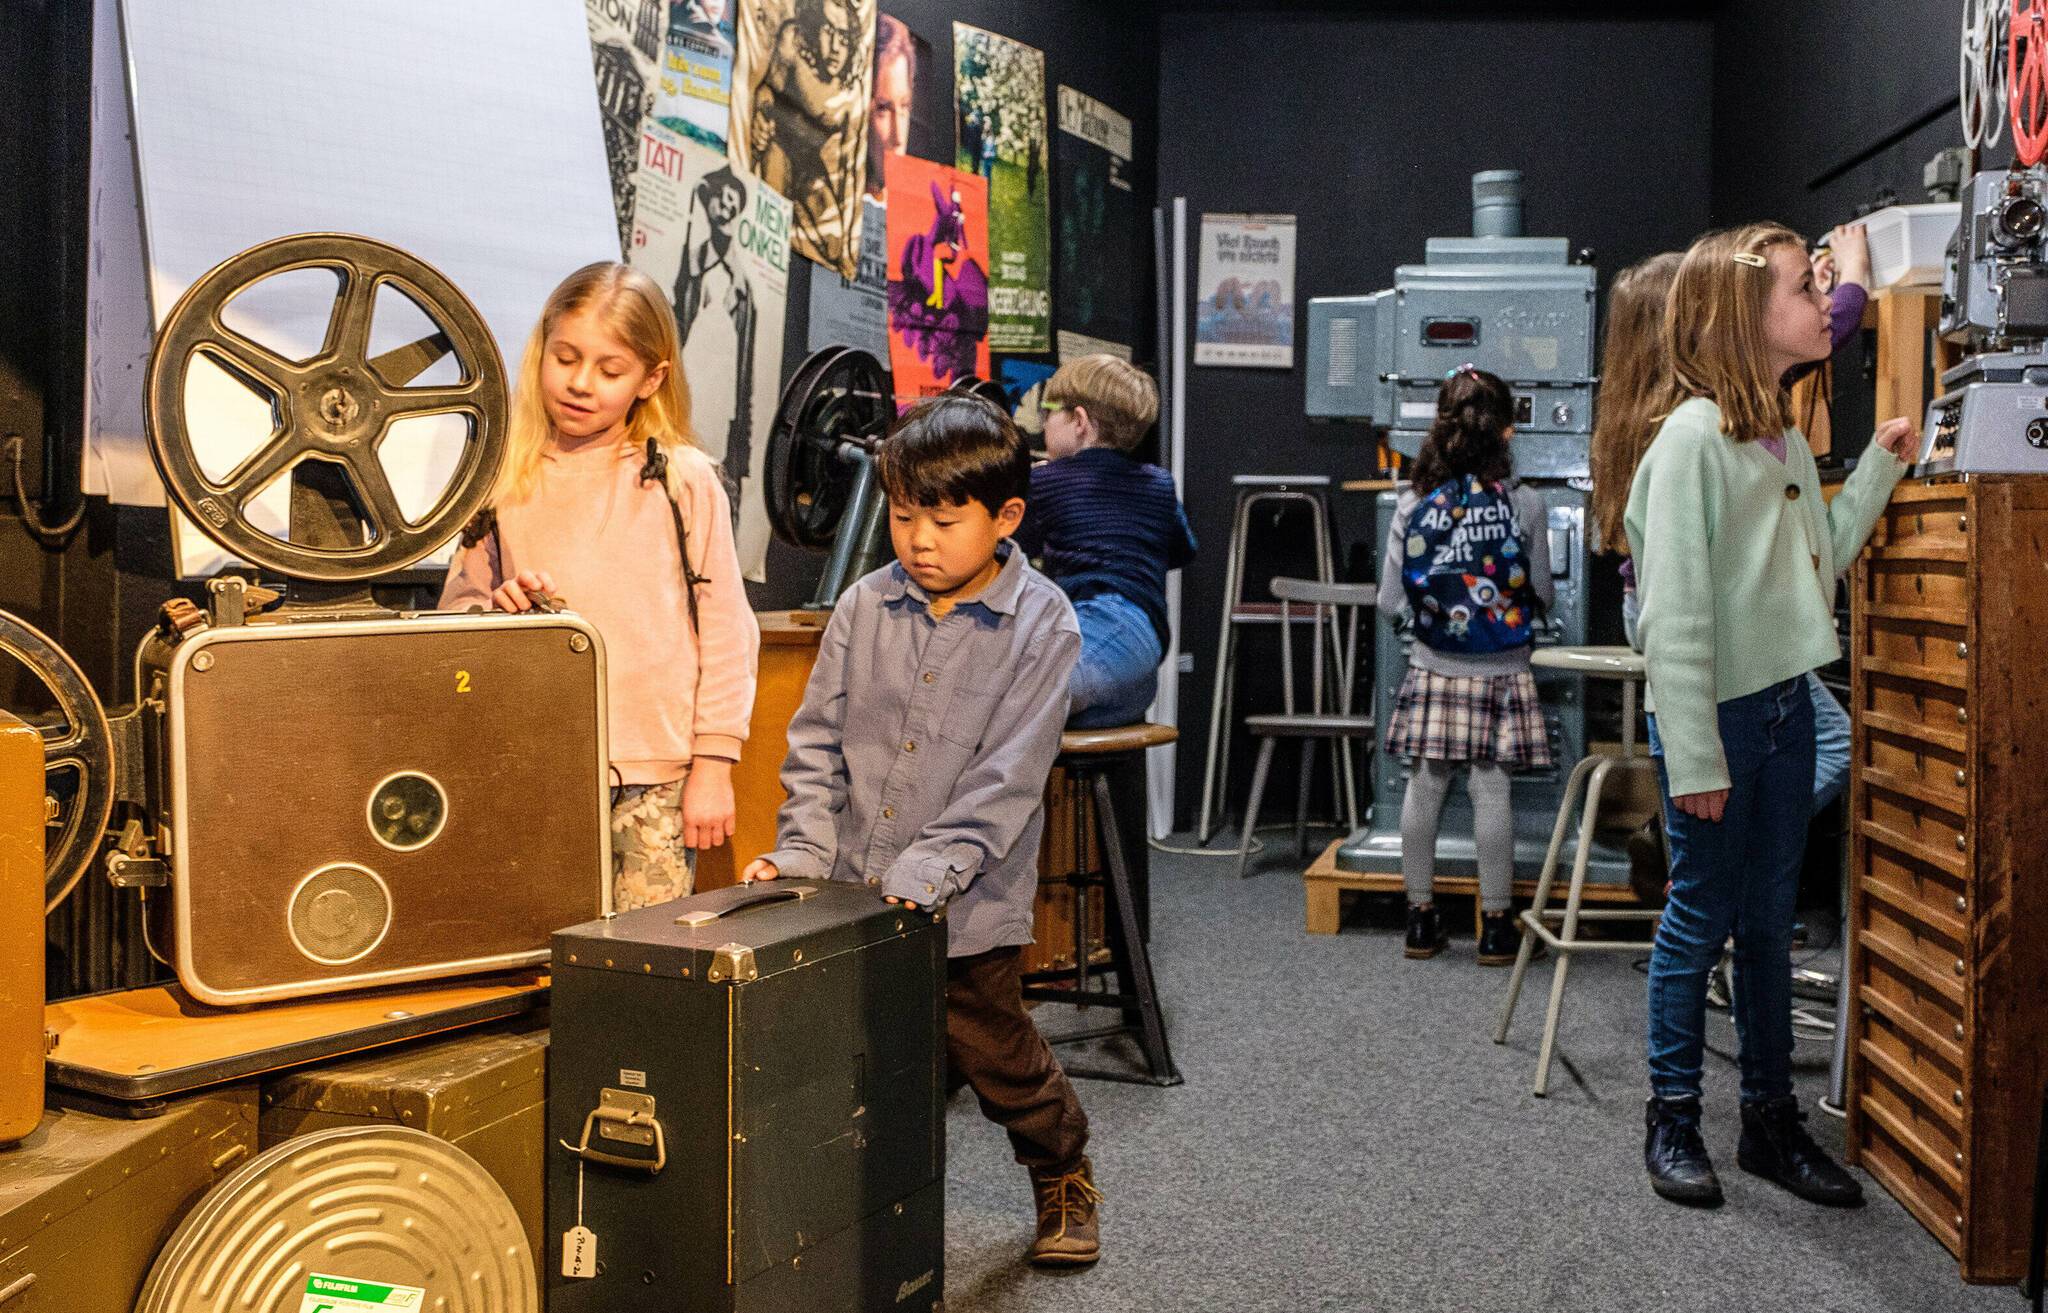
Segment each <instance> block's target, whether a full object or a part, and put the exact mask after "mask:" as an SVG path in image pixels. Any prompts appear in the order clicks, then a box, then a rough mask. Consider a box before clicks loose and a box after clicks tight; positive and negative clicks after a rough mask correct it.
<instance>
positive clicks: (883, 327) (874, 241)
mask: <svg viewBox="0 0 2048 1313" xmlns="http://www.w3.org/2000/svg"><path fill="white" fill-rule="evenodd" d="M885 213H886V212H885V210H884V208H883V206H882V203H881V202H880V201H869V202H867V213H866V214H864V215H862V216H861V221H860V276H859V277H858V278H848V277H846V276H844V275H843V274H836V273H834V272H832V271H831V270H829V269H816V270H813V271H812V273H811V327H810V340H809V342H808V343H807V344H806V345H807V346H808V348H809V349H810V350H812V351H823V350H824V349H825V348H826V347H828V346H851V347H859V348H860V349H861V350H863V351H866V352H868V353H870V354H871V355H873V356H874V358H875V359H877V360H879V361H882V362H883V363H884V364H887V363H888V360H889V224H888V220H887V219H886V218H885V217H884V216H885Z"/></svg>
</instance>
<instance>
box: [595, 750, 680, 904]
mask: <svg viewBox="0 0 2048 1313" xmlns="http://www.w3.org/2000/svg"><path fill="white" fill-rule="evenodd" d="M696 880H697V854H696V853H695V852H693V851H691V850H690V849H689V848H686V847H684V846H683V781H681V780H671V781H669V782H668V783H667V784H625V785H619V786H617V787H615V788H613V789H612V910H613V911H616V912H630V911H632V910H633V909H634V908H636V907H647V906H650V905H652V904H654V903H666V902H668V901H669V900H670V899H673V898H686V897H688V896H689V894H690V891H691V890H692V889H694V888H695V887H696Z"/></svg>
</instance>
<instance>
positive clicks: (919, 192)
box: [888, 155, 989, 406]
mask: <svg viewBox="0 0 2048 1313" xmlns="http://www.w3.org/2000/svg"><path fill="white" fill-rule="evenodd" d="M888 215H889V219H888V223H889V370H890V373H891V374H893V375H894V376H895V390H896V402H897V404H898V405H899V406H907V405H910V404H911V403H913V402H915V401H917V400H918V399H919V398H921V397H929V396H936V395H937V394H939V393H941V392H944V391H945V390H946V389H947V388H948V387H950V386H952V384H953V383H954V382H955V381H956V380H957V379H959V378H961V377H963V376H965V375H969V374H972V375H975V376H976V377H979V378H987V377H988V376H989V372H988V368H989V367H988V182H987V180H986V179H984V178H980V177H977V176H976V175H974V174H972V173H966V172H962V171H961V170H959V169H952V168H947V167H946V166H945V165H943V164H933V163H931V162H930V161H928V160H921V159H917V158H916V157H914V156H910V155H902V156H898V157H897V158H896V159H894V160H892V161H890V164H889V209H888Z"/></svg>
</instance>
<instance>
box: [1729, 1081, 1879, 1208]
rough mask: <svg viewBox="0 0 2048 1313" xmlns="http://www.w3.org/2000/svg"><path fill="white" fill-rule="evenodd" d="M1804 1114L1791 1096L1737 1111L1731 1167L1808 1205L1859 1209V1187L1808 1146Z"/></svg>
mask: <svg viewBox="0 0 2048 1313" xmlns="http://www.w3.org/2000/svg"><path fill="white" fill-rule="evenodd" d="M1805 1121H1806V1114H1805V1113H1803V1112H1801V1111H1800V1110H1799V1101H1798V1100H1797V1099H1795V1098H1793V1097H1792V1096H1791V1095H1789V1094H1788V1095H1786V1096H1785V1097H1784V1098H1782V1099H1771V1100H1769V1101H1767V1102H1763V1103H1745V1104H1743V1105H1742V1143H1741V1144H1740V1145H1739V1146H1738V1147H1737V1149H1736V1152H1735V1162H1736V1164H1737V1165H1738V1166H1740V1167H1741V1168H1742V1170H1743V1171H1745V1172H1748V1173H1749V1174H1750V1175H1752V1176H1761V1177H1763V1178H1764V1179H1765V1180H1766V1181H1770V1182H1772V1183H1774V1184H1777V1185H1782V1186H1784V1187H1785V1188H1786V1189H1787V1190H1790V1191H1791V1192H1792V1193H1793V1194H1796V1195H1798V1196H1799V1197H1800V1198H1801V1199H1804V1200H1806V1201H1807V1202H1808V1203H1815V1204H1825V1205H1827V1206H1828V1207H1830V1208H1860V1207H1862V1206H1863V1187H1862V1186H1861V1185H1858V1184H1857V1183H1856V1178H1855V1177H1853V1176H1851V1175H1849V1173H1847V1172H1845V1171H1843V1170H1842V1169H1841V1167H1839V1166H1838V1165H1837V1164H1836V1163H1835V1160H1834V1159H1832V1158H1830V1157H1828V1155H1827V1151H1826V1150H1825V1149H1823V1148H1821V1147H1820V1146H1819V1145H1818V1144H1815V1143H1814V1142H1813V1137H1812V1136H1811V1135H1808V1134H1807V1133H1806V1127H1805V1125H1804V1123H1805Z"/></svg>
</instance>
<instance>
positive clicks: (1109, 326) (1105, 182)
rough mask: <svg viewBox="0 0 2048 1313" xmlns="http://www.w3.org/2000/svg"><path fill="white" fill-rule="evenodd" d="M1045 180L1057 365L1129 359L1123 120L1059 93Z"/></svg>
mask: <svg viewBox="0 0 2048 1313" xmlns="http://www.w3.org/2000/svg"><path fill="white" fill-rule="evenodd" d="M1059 112H1060V132H1059V138H1058V146H1057V148H1056V149H1055V150H1054V151H1053V178H1054V180H1055V183H1056V185H1057V186H1058V188H1059V197H1060V206H1059V210H1060V224H1059V228H1060V248H1059V249H1060V259H1059V278H1058V279H1057V282H1056V295H1055V297H1054V300H1055V302H1056V304H1057V306H1058V309H1059V315H1058V321H1059V357H1060V359H1061V360H1062V361H1067V360H1072V359H1075V358H1076V357H1079V356H1086V355H1093V354H1095V353H1097V352H1104V353H1107V354H1109V355H1113V356H1120V357H1122V358H1123V359H1125V360H1129V359H1130V358H1131V344H1132V343H1133V342H1134V341H1136V340H1137V330H1138V270H1139V269H1140V268H1141V267H1142V265H1141V263H1140V256H1139V253H1138V246H1137V240H1138V229H1137V222H1138V219H1137V196H1136V194H1135V193H1134V191H1133V190H1132V186H1131V121H1130V120H1129V119H1127V118H1125V117H1124V116H1123V115H1121V114H1119V113H1117V112H1116V111H1115V110H1113V109H1111V108H1110V107H1109V106H1107V105H1105V104H1103V103H1102V102H1101V101H1099V100H1095V99H1092V98H1090V97H1088V96H1084V95H1082V94H1081V93H1080V92H1078V91H1076V90H1074V89H1073V88H1072V87H1061V88H1060V89H1059Z"/></svg>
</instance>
